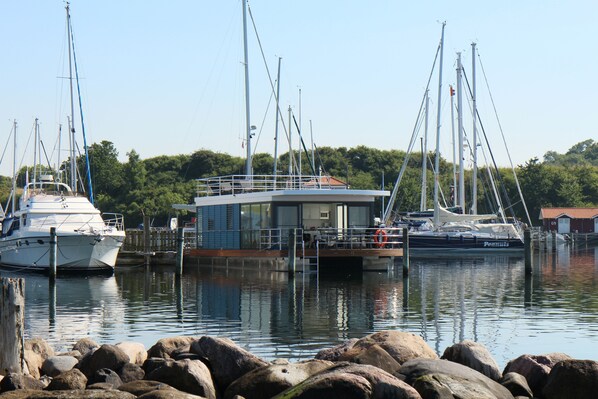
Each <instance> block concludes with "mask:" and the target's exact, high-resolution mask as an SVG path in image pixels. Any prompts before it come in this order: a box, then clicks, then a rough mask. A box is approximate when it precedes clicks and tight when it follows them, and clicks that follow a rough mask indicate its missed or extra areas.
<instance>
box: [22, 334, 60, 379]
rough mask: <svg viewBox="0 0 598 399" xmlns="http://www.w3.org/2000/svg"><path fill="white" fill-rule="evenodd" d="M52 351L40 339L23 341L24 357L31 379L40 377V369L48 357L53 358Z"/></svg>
mask: <svg viewBox="0 0 598 399" xmlns="http://www.w3.org/2000/svg"><path fill="white" fill-rule="evenodd" d="M54 355H55V353H54V349H52V347H51V346H50V345H49V344H48V343H47V342H46V341H44V340H43V339H41V338H32V339H27V340H25V347H24V357H25V363H26V365H27V369H28V370H29V374H30V375H31V376H32V377H33V378H39V377H40V376H41V368H42V365H43V363H44V360H46V359H47V358H48V357H50V356H54Z"/></svg>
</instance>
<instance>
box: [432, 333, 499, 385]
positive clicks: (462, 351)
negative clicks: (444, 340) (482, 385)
mask: <svg viewBox="0 0 598 399" xmlns="http://www.w3.org/2000/svg"><path fill="white" fill-rule="evenodd" d="M441 359H446V360H450V361H451V362H455V363H460V364H462V365H464V366H467V367H469V368H472V369H474V370H477V371H479V372H480V373H482V374H484V375H485V376H486V377H488V378H492V379H493V380H494V381H499V380H500V379H501V377H502V373H501V372H500V370H499V368H498V364H496V361H495V360H494V358H493V357H492V355H491V354H490V352H489V351H488V349H486V347H485V346H484V345H482V344H480V343H477V342H474V341H470V340H465V341H462V342H459V343H457V344H454V345H453V346H449V347H448V348H446V349H445V351H444V353H443V354H442V357H441Z"/></svg>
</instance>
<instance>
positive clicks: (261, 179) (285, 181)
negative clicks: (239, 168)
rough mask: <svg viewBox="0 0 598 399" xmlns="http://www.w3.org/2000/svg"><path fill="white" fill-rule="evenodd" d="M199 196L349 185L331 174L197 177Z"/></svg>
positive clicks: (345, 186)
mask: <svg viewBox="0 0 598 399" xmlns="http://www.w3.org/2000/svg"><path fill="white" fill-rule="evenodd" d="M196 181H197V196H198V197H203V196H208V197H210V196H218V195H230V194H243V193H252V192H265V191H278V190H324V189H325V190H331V189H335V190H339V189H340V190H346V189H348V188H349V186H348V185H347V184H346V183H345V182H342V181H340V180H337V179H335V178H333V177H330V176H307V175H303V176H300V175H292V176H291V175H276V176H272V175H252V176H247V175H229V176H218V177H208V178H203V179H197V180H196Z"/></svg>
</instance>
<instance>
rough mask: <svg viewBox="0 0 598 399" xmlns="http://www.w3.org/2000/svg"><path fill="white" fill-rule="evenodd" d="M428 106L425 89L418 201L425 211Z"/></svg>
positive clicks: (427, 96) (421, 209) (428, 101)
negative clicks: (419, 196) (420, 185)
mask: <svg viewBox="0 0 598 399" xmlns="http://www.w3.org/2000/svg"><path fill="white" fill-rule="evenodd" d="M429 108H430V96H429V91H428V90H426V113H425V119H424V137H423V138H422V188H421V199H420V201H419V210H420V211H422V212H423V211H425V210H426V209H427V208H428V206H427V204H426V199H427V196H428V192H427V191H428V171H427V165H428V114H429V112H428V110H429Z"/></svg>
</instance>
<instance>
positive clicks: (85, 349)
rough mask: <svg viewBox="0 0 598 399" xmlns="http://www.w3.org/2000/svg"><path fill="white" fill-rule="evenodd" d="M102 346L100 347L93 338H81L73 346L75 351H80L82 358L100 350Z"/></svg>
mask: <svg viewBox="0 0 598 399" xmlns="http://www.w3.org/2000/svg"><path fill="white" fill-rule="evenodd" d="M99 347H100V345H98V344H97V343H96V342H95V341H94V340H93V339H91V338H81V339H80V340H79V341H77V342H76V343H75V345H73V350H74V351H79V353H81V356H85V355H86V354H87V353H89V352H93V351H95V350H96V349H98V348H99Z"/></svg>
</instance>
